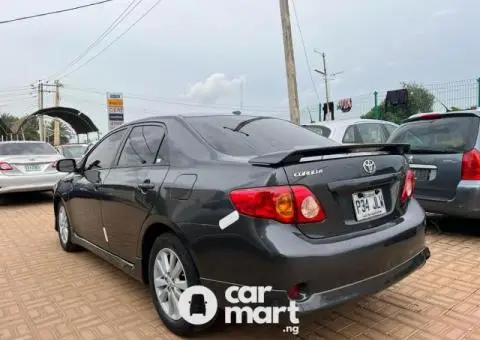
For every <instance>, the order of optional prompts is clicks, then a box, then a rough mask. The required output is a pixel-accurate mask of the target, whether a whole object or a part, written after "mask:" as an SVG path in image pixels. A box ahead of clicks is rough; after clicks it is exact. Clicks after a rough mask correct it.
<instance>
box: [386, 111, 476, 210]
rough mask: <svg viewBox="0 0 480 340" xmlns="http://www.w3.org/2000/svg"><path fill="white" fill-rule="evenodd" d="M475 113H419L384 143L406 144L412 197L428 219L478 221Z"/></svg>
mask: <svg viewBox="0 0 480 340" xmlns="http://www.w3.org/2000/svg"><path fill="white" fill-rule="evenodd" d="M479 124H480V112H479V111H474V110H472V111H461V112H447V113H420V114H416V115H413V116H411V117H410V118H408V119H407V120H406V121H405V123H404V124H402V125H401V126H400V127H399V128H398V130H396V131H395V132H394V133H393V134H392V135H391V136H390V139H389V142H392V143H408V144H410V146H411V150H410V153H409V161H410V167H411V168H412V169H413V170H414V171H415V176H416V180H417V186H416V188H415V197H416V198H417V199H418V201H419V203H420V204H421V205H422V206H423V208H424V209H425V210H426V211H427V212H429V213H432V214H444V215H450V216H456V217H465V218H474V219H478V218H480V151H479V150H480V137H479Z"/></svg>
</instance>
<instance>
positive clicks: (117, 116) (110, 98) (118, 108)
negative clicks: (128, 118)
mask: <svg viewBox="0 0 480 340" xmlns="http://www.w3.org/2000/svg"><path fill="white" fill-rule="evenodd" d="M107 113H108V130H109V131H110V130H113V129H115V128H116V127H117V126H120V125H122V124H123V123H124V115H123V94H122V93H120V92H108V93H107Z"/></svg>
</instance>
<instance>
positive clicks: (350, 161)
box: [250, 144, 408, 238]
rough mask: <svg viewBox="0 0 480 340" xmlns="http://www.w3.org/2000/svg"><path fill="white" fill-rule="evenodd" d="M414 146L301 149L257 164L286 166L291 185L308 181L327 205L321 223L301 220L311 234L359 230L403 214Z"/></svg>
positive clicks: (319, 235)
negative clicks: (409, 155)
mask: <svg viewBox="0 0 480 340" xmlns="http://www.w3.org/2000/svg"><path fill="white" fill-rule="evenodd" d="M406 150H408V145H402V144H390V145H389V144H362V145H341V146H333V147H324V148H315V147H313V148H309V149H301V150H296V151H293V152H284V153H281V152H280V153H274V154H269V155H264V156H260V157H256V158H254V159H252V160H250V163H252V164H254V165H257V166H275V167H283V169H284V171H285V173H286V176H287V178H288V182H289V184H290V185H304V186H306V187H308V189H309V190H310V191H311V192H312V193H313V194H314V195H315V196H316V197H317V199H318V200H319V202H320V203H321V205H322V207H323V209H324V210H325V214H326V219H325V220H324V221H322V222H320V223H308V224H300V225H298V227H299V229H300V230H301V231H302V232H303V233H304V234H306V235H307V236H309V237H312V238H324V237H332V236H338V235H342V234H349V233H355V232H359V231H361V230H365V229H368V228H373V227H376V226H379V225H382V224H385V223H387V222H388V221H392V220H394V219H395V218H397V217H399V216H401V215H402V214H403V208H402V207H401V206H400V205H399V197H400V192H401V190H402V187H403V178H404V174H405V171H406V169H407V167H408V162H407V160H406V158H405V157H404V152H405V151H406Z"/></svg>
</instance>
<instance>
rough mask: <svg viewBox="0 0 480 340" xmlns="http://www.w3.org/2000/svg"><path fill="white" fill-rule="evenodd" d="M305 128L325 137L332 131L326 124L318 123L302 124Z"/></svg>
mask: <svg viewBox="0 0 480 340" xmlns="http://www.w3.org/2000/svg"><path fill="white" fill-rule="evenodd" d="M303 127H304V128H305V129H309V130H310V131H313V132H315V133H318V134H319V135H320V136H323V137H327V138H328V136H330V133H331V132H332V131H331V130H330V129H329V128H328V127H326V126H320V125H303Z"/></svg>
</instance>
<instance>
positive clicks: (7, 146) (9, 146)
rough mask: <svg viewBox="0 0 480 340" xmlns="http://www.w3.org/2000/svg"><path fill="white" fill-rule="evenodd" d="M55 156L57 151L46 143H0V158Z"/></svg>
mask: <svg viewBox="0 0 480 340" xmlns="http://www.w3.org/2000/svg"><path fill="white" fill-rule="evenodd" d="M55 154H57V151H56V150H55V149H54V148H53V146H51V145H50V144H48V143H41V142H39V143H10V142H8V143H0V156H14V155H55Z"/></svg>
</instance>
